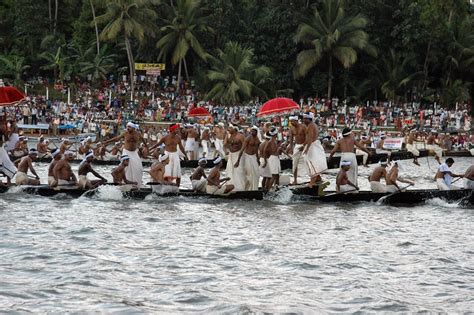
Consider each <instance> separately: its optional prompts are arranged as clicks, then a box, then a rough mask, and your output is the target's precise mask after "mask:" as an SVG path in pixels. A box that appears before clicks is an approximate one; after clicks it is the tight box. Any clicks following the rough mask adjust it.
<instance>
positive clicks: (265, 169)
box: [258, 134, 272, 188]
mask: <svg viewBox="0 0 474 315" xmlns="http://www.w3.org/2000/svg"><path fill="white" fill-rule="evenodd" d="M263 137H264V139H263V141H262V143H260V146H259V148H258V152H259V155H260V168H259V171H260V176H262V187H263V188H265V187H266V186H267V182H268V181H269V180H270V179H271V178H272V173H271V172H270V166H269V165H268V163H266V160H265V158H264V156H265V147H266V146H267V143H268V142H269V141H270V139H271V138H272V137H271V136H270V135H269V134H264V136H263Z"/></svg>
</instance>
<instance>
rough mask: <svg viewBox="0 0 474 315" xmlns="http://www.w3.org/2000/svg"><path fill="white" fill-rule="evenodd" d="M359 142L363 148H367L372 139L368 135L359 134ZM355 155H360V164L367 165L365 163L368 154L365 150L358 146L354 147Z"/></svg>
mask: <svg viewBox="0 0 474 315" xmlns="http://www.w3.org/2000/svg"><path fill="white" fill-rule="evenodd" d="M359 142H360V144H362V145H363V146H364V147H365V148H367V147H368V146H369V145H370V144H371V143H372V140H371V139H370V137H369V136H367V135H361V136H360V141H359ZM356 155H362V165H363V166H364V167H369V166H368V165H367V162H368V159H369V154H368V153H367V152H365V151H362V150H361V149H359V148H356Z"/></svg>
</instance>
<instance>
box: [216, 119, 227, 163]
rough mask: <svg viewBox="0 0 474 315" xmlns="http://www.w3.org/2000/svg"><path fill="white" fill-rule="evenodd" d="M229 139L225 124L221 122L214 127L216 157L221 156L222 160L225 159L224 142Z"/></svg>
mask: <svg viewBox="0 0 474 315" xmlns="http://www.w3.org/2000/svg"><path fill="white" fill-rule="evenodd" d="M226 137H227V131H226V130H225V128H224V123H223V122H220V123H218V124H217V126H214V138H215V139H214V146H215V148H216V151H215V152H214V156H216V155H220V156H221V157H222V158H225V155H226V154H225V150H224V141H225V139H226Z"/></svg>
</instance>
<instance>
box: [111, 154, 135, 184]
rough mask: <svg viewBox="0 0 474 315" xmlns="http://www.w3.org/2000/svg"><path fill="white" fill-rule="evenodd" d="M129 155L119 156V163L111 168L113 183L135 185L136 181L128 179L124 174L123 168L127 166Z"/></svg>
mask: <svg viewBox="0 0 474 315" xmlns="http://www.w3.org/2000/svg"><path fill="white" fill-rule="evenodd" d="M128 162H129V157H128V155H122V156H121V157H120V164H119V166H117V167H116V168H115V169H113V170H112V178H113V179H114V184H118V185H123V184H125V185H137V184H138V183H137V182H133V181H129V180H128V179H127V176H126V174H125V169H126V168H127V166H128Z"/></svg>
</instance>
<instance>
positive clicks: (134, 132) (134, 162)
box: [103, 122, 147, 187]
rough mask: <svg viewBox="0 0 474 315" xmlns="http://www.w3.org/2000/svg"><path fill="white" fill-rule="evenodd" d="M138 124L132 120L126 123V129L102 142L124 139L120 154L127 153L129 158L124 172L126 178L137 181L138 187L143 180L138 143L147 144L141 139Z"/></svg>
mask: <svg viewBox="0 0 474 315" xmlns="http://www.w3.org/2000/svg"><path fill="white" fill-rule="evenodd" d="M139 130H140V126H138V125H137V124H135V123H133V122H128V123H127V129H126V130H125V132H123V133H122V134H121V135H119V136H117V137H115V138H112V139H110V140H107V141H104V142H103V144H104V145H107V144H108V143H112V142H113V143H115V142H117V141H119V140H121V139H124V145H123V150H122V154H123V155H127V156H128V158H129V162H128V166H127V167H126V168H125V174H126V176H127V179H128V180H129V181H132V182H137V183H138V187H141V185H142V180H143V165H142V159H141V158H140V155H139V151H138V150H139V147H140V143H144V144H145V147H146V146H147V143H146V140H145V139H143V136H142V134H141V133H140V131H139Z"/></svg>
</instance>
